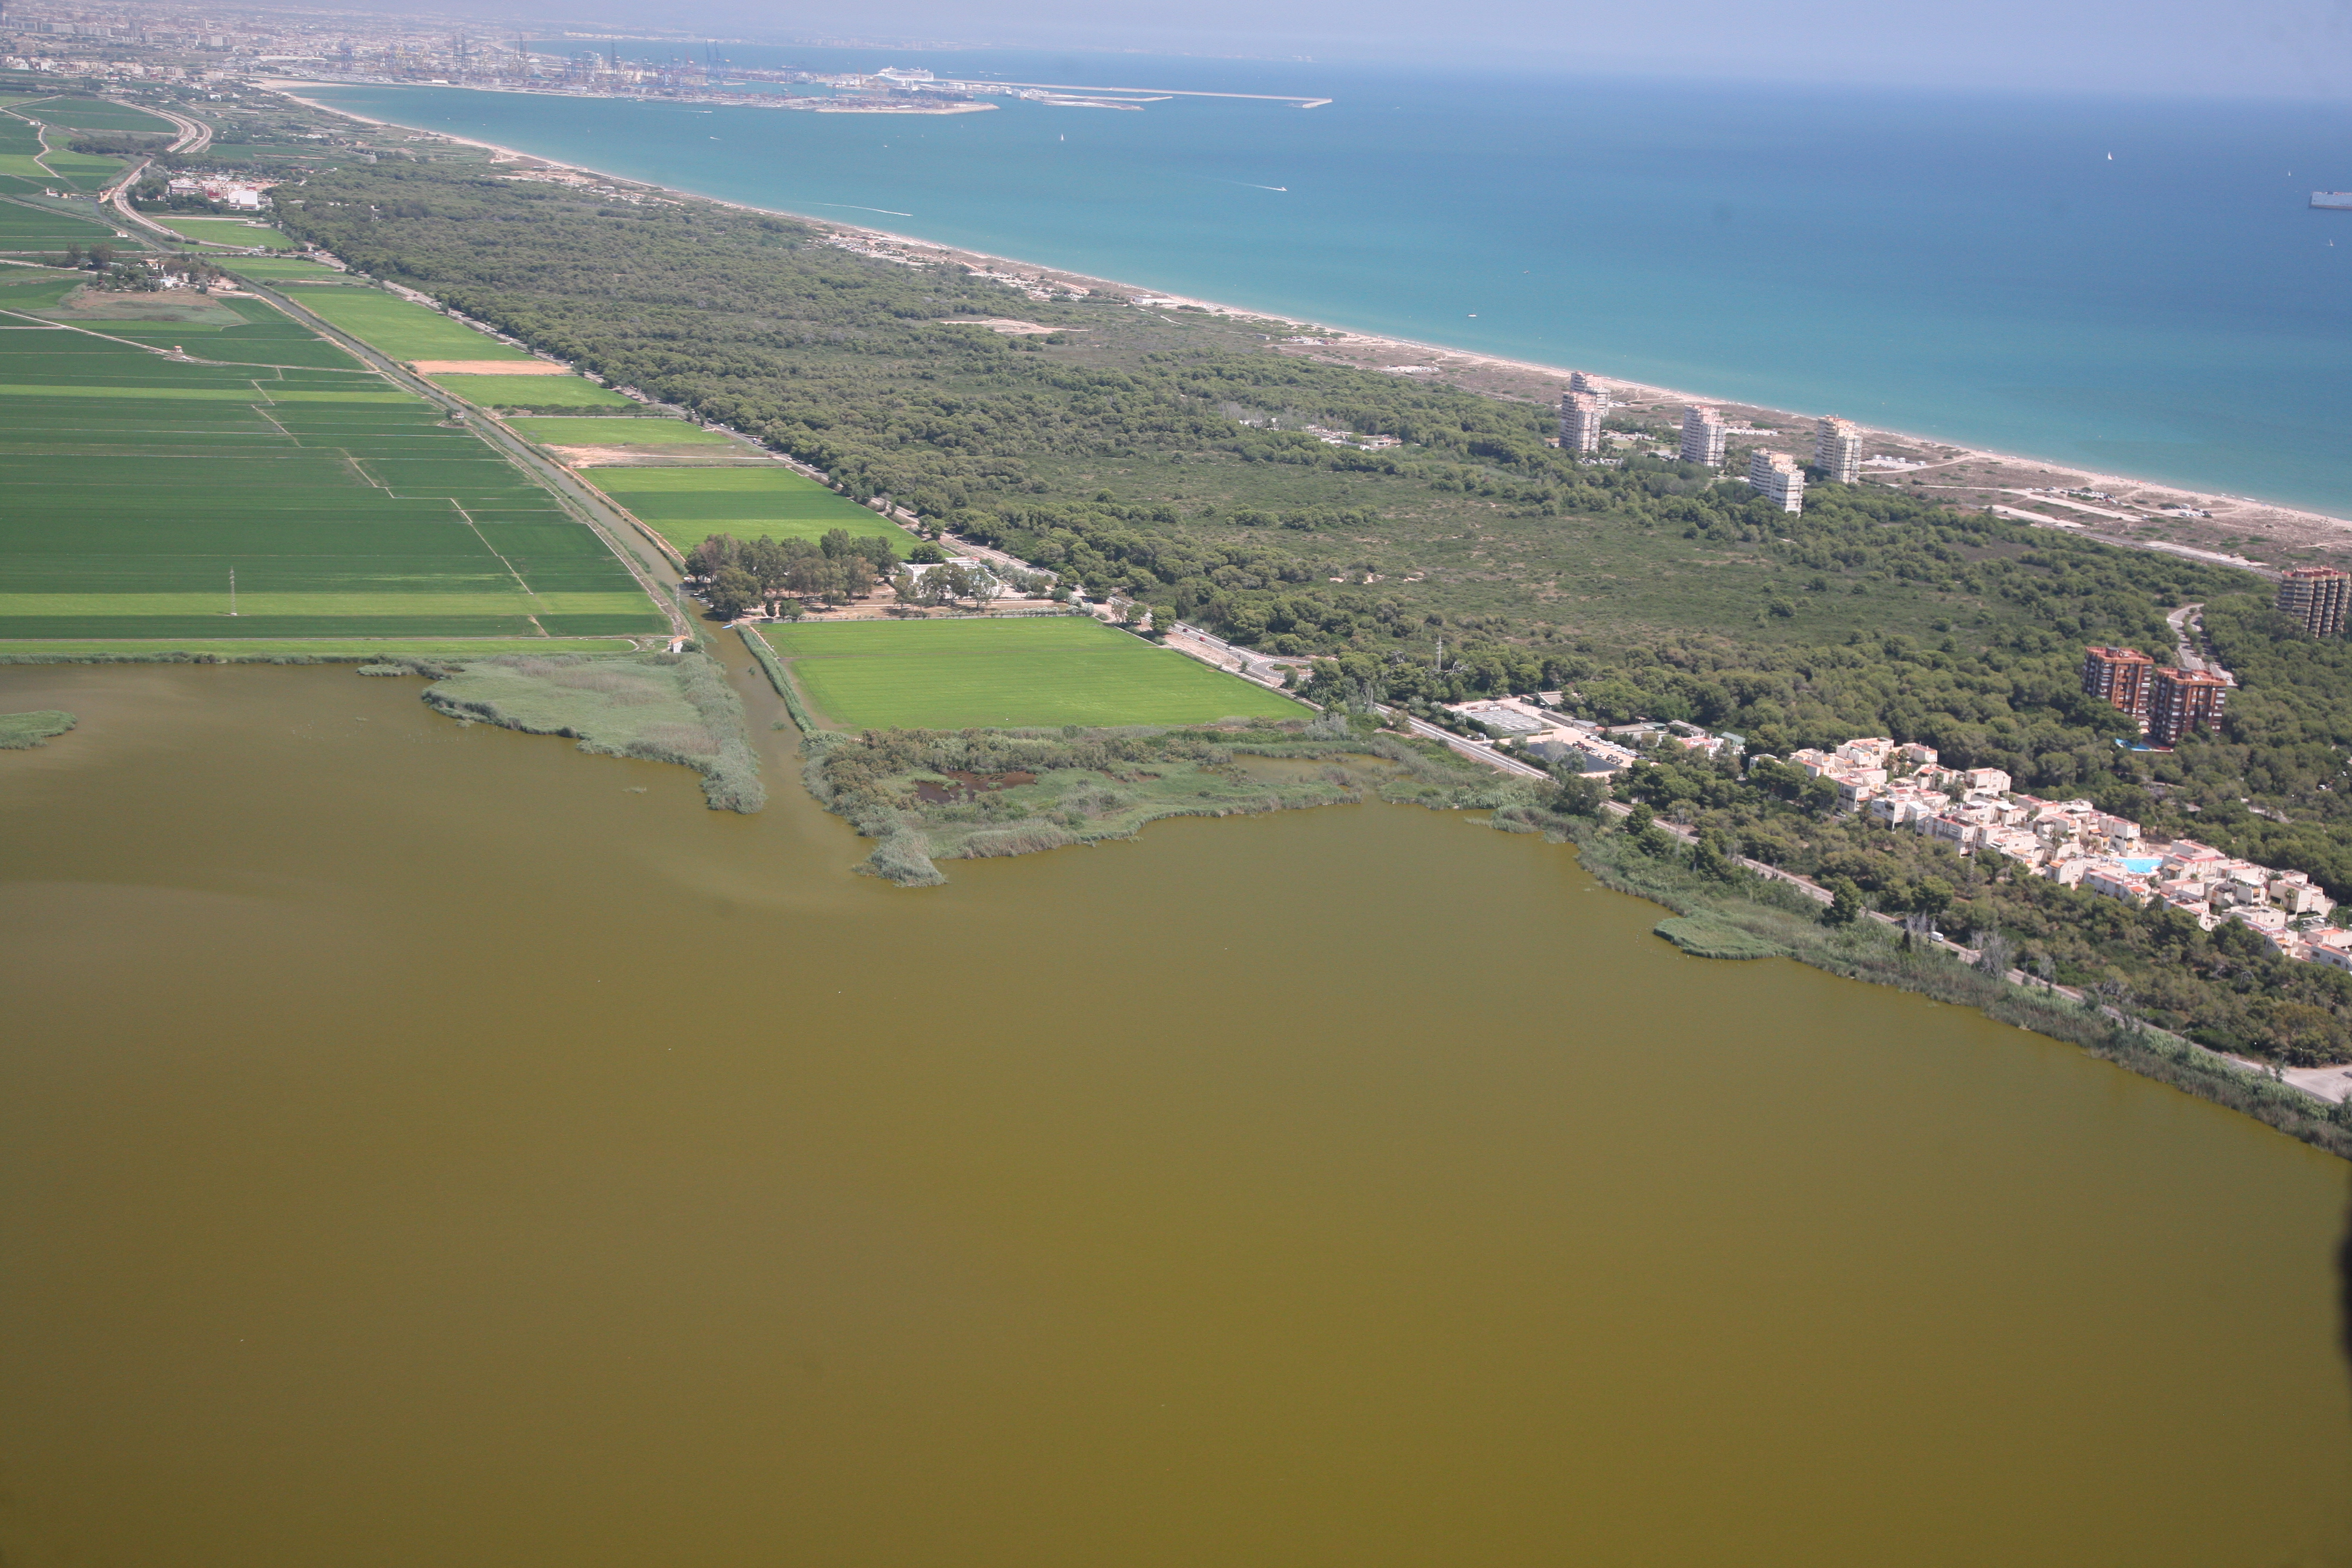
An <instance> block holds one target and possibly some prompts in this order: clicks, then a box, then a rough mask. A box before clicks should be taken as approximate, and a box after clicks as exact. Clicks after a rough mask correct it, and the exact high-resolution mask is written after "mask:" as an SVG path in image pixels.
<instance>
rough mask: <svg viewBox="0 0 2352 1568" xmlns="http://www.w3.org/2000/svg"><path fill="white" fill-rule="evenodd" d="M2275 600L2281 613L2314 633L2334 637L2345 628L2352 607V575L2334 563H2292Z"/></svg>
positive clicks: (2318, 635)
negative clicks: (2348, 610) (2300, 564)
mask: <svg viewBox="0 0 2352 1568" xmlns="http://www.w3.org/2000/svg"><path fill="white" fill-rule="evenodd" d="M2275 602H2276V604H2277V605H2278V607H2279V611H2280V613H2281V614H2283V615H2287V616H2293V617H2294V619H2295V620H2297V621H2299V622H2300V623H2302V626H2303V629H2304V630H2305V632H2307V633H2309V634H2310V635H2311V636H2313V637H2335V636H2336V635H2338V634H2339V633H2341V632H2342V631H2343V630H2344V616H2345V612H2346V611H2347V609H2352V575H2347V574H2345V573H2342V572H2338V571H2337V570H2336V568H2335V567H2333V566H2290V567H2289V568H2287V574H2286V577H2285V579H2284V581H2282V582H2281V583H2280V584H2279V585H2278V598H2277V600H2276V601H2275Z"/></svg>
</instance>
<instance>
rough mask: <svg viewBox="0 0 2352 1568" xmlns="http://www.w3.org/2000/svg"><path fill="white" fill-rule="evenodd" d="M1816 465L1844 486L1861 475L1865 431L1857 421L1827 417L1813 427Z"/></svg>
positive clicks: (1825, 477)
mask: <svg viewBox="0 0 2352 1568" xmlns="http://www.w3.org/2000/svg"><path fill="white" fill-rule="evenodd" d="M1813 467H1815V468H1819V469H1821V470H1822V478H1824V479H1830V480H1832V481H1834V482H1835V483H1838V484H1841V485H1850V484H1852V483H1853V482H1854V480H1855V479H1859V478H1860V477H1861V475H1862V432H1861V431H1860V430H1859V429H1857V428H1855V426H1854V423H1853V420H1851V419H1823V420H1822V422H1821V423H1820V424H1818V425H1816V426H1814V427H1813Z"/></svg>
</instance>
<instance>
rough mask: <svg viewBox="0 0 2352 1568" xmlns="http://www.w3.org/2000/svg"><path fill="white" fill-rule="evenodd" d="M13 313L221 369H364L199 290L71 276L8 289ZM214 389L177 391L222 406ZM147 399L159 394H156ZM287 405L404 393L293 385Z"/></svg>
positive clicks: (247, 303)
mask: <svg viewBox="0 0 2352 1568" xmlns="http://www.w3.org/2000/svg"><path fill="white" fill-rule="evenodd" d="M5 298H6V299H7V300H8V306H7V308H8V309H10V310H16V311H18V312H22V313H26V314H32V315H37V316H38V317H39V318H40V319H42V320H44V321H58V322H63V323H66V324H68V325H70V326H78V327H87V328H89V329H90V330H91V331H102V332H105V333H106V334H107V335H108V336H110V337H117V338H122V339H126V340H128V341H130V342H136V343H142V344H145V345H147V346H149V347H152V348H159V349H174V348H177V349H184V350H185V351H186V353H188V354H189V355H191V356H192V357H194V358H197V359H203V360H210V361H214V362H215V363H229V364H247V365H268V366H271V367H274V368H279V369H317V370H347V371H348V370H357V369H358V368H359V365H358V363H357V362H356V361H354V360H353V359H352V356H351V355H350V354H348V353H344V352H343V350H341V348H338V347H337V346H336V345H334V344H333V343H331V342H327V341H326V340H324V339H322V338H320V337H318V336H316V335H315V334H313V333H312V332H311V331H310V329H309V328H308V327H305V326H303V325H302V324H301V323H300V322H299V321H290V320H289V319H288V318H287V317H285V316H284V315H281V314H280V313H279V312H278V311H277V310H272V309H271V308H270V307H269V306H268V305H267V304H266V303H264V302H263V301H261V300H239V299H216V298H213V297H211V296H208V295H205V294H201V293H198V292H197V291H195V290H194V289H172V290H168V291H165V292H162V293H155V294H141V293H114V294H108V293H100V292H98V291H96V290H94V289H88V288H86V287H83V286H81V285H80V283H79V279H73V278H64V279H58V280H56V281H54V282H52V283H51V284H49V285H48V286H47V287H46V288H40V287H35V286H31V285H26V286H20V287H18V288H16V289H8V290H6V291H5ZM118 390H119V389H114V388H108V387H103V386H73V387H68V388H64V389H60V390H59V391H58V392H57V394H56V395H58V396H60V397H65V396H90V395H112V394H113V393H115V392H116V391H118ZM218 390H219V389H217V388H212V387H183V388H175V389H171V395H174V396H179V397H187V396H190V395H197V394H201V395H203V396H202V397H201V398H200V399H199V400H200V401H217V400H218V399H217V398H216V397H215V396H214V394H215V393H216V392H217V391H218ZM141 395H155V394H154V392H153V390H152V389H150V390H147V391H144V392H142V394H141ZM283 395H284V396H286V397H287V398H288V399H289V401H298V402H300V401H315V400H317V399H318V398H320V397H322V396H325V397H331V398H332V399H333V400H334V401H339V402H340V401H350V400H352V399H355V398H369V399H378V400H398V399H401V398H403V397H404V396H405V394H403V393H398V392H395V391H394V390H393V389H392V388H390V387H388V386H386V385H384V384H383V383H382V382H380V381H376V380H374V379H373V378H368V379H363V380H356V381H353V382H352V383H351V384H350V385H349V386H348V387H335V386H324V387H288V388H286V389H285V390H284V393H283Z"/></svg>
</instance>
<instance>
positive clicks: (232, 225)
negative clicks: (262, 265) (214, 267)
mask: <svg viewBox="0 0 2352 1568" xmlns="http://www.w3.org/2000/svg"><path fill="white" fill-rule="evenodd" d="M154 221H155V222H157V223H160V224H162V225H163V226H164V227H166V228H168V229H171V230H172V231H173V233H175V234H184V235H186V236H187V237H189V238H190V239H200V240H203V241H204V242H205V243H206V244H207V245H258V246H264V247H268V248H269V249H271V250H291V249H293V248H294V242H293V241H292V240H291V239H289V238H288V237H286V236H285V235H284V234H282V233H280V232H279V231H278V230H277V229H274V228H271V227H270V226H268V225H267V224H248V223H240V222H238V221H237V220H236V219H235V218H227V217H182V216H179V215H178V214H176V213H159V214H157V215H155V218H154ZM328 270H331V268H323V267H322V268H320V271H322V272H324V271H328Z"/></svg>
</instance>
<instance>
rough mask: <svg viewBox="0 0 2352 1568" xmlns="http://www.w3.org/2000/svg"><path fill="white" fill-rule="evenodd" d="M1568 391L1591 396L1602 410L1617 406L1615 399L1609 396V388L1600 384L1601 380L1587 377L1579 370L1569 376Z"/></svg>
mask: <svg viewBox="0 0 2352 1568" xmlns="http://www.w3.org/2000/svg"><path fill="white" fill-rule="evenodd" d="M1568 389H1569V391H1570V392H1584V393H1590V394H1591V395H1592V397H1593V398H1594V400H1595V401H1597V402H1598V403H1599V404H1600V405H1601V407H1603V408H1614V407H1616V406H1617V401H1616V399H1614V398H1612V397H1611V396H1610V395H1609V388H1608V387H1607V386H1605V385H1603V384H1601V379H1600V378H1599V377H1598V376H1591V375H1587V374H1584V373H1583V372H1582V371H1576V372H1573V373H1571V374H1570V376H1569V378H1568Z"/></svg>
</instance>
